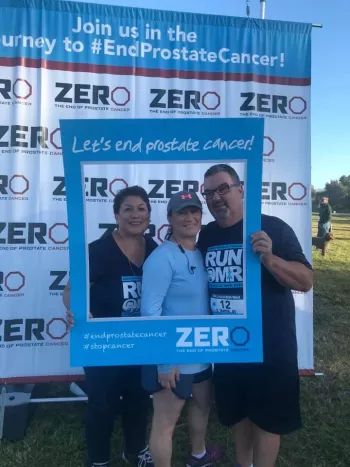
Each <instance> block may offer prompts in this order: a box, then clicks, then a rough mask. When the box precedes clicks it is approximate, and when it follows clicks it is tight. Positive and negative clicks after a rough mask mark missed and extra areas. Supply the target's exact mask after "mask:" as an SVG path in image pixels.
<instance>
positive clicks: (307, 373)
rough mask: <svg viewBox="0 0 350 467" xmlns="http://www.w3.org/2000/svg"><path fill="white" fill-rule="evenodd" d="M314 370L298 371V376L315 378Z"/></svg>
mask: <svg viewBox="0 0 350 467" xmlns="http://www.w3.org/2000/svg"><path fill="white" fill-rule="evenodd" d="M315 374H316V373H315V370H299V375H300V376H315Z"/></svg>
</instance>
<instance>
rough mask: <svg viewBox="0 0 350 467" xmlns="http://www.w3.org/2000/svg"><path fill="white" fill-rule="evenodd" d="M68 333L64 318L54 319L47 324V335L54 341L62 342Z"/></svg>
mask: <svg viewBox="0 0 350 467" xmlns="http://www.w3.org/2000/svg"><path fill="white" fill-rule="evenodd" d="M68 331H69V328H68V325H67V323H66V321H65V320H64V319H63V318H52V319H51V320H50V321H49V322H48V323H47V324H46V334H47V335H48V336H49V337H51V339H53V340H62V339H63V338H64V337H66V335H67V334H68Z"/></svg>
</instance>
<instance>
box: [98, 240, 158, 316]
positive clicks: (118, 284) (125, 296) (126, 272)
mask: <svg viewBox="0 0 350 467" xmlns="http://www.w3.org/2000/svg"><path fill="white" fill-rule="evenodd" d="M145 241H146V257H145V259H146V258H148V256H149V255H150V254H151V253H152V251H153V250H154V249H155V248H156V247H157V243H156V242H155V241H154V240H152V239H151V238H149V237H145ZM89 269H90V284H91V286H90V313H91V314H92V316H93V317H94V318H116V317H117V318H120V317H135V316H140V300H141V281H142V267H141V268H138V267H137V266H135V265H134V264H131V265H130V264H129V261H128V258H127V257H126V256H125V255H124V253H123V252H122V251H121V249H120V248H119V246H118V245H117V243H116V242H115V240H114V238H113V235H107V236H105V237H101V238H99V239H98V240H95V241H94V242H92V243H90V244H89Z"/></svg>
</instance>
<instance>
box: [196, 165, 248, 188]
mask: <svg viewBox="0 0 350 467" xmlns="http://www.w3.org/2000/svg"><path fill="white" fill-rule="evenodd" d="M220 172H226V173H228V174H229V175H230V176H231V178H232V180H233V183H241V181H240V179H239V176H238V174H237V172H236V171H235V169H233V168H232V167H231V166H230V165H227V164H216V165H212V166H211V167H210V168H209V169H208V170H207V171H206V172H205V174H204V178H207V177H212V176H213V175H216V174H218V173H220Z"/></svg>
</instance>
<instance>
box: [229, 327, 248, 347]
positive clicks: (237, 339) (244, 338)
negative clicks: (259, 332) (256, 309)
mask: <svg viewBox="0 0 350 467" xmlns="http://www.w3.org/2000/svg"><path fill="white" fill-rule="evenodd" d="M249 339H250V335H249V331H248V329H246V328H244V327H243V326H238V327H236V328H234V329H232V331H231V341H232V342H233V343H234V344H235V345H237V346H238V347H243V346H244V345H246V344H247V343H248V342H249Z"/></svg>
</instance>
